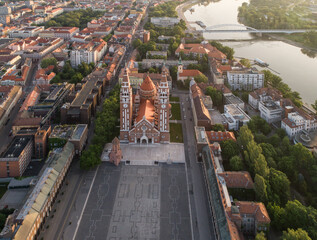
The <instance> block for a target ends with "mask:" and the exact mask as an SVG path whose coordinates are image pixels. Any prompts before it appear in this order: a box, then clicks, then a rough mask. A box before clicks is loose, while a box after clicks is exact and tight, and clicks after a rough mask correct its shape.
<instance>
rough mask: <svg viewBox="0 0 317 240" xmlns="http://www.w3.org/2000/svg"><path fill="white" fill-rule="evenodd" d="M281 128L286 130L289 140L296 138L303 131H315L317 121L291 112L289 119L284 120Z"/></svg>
mask: <svg viewBox="0 0 317 240" xmlns="http://www.w3.org/2000/svg"><path fill="white" fill-rule="evenodd" d="M281 127H282V128H283V129H285V131H286V133H287V135H288V136H289V138H294V137H295V135H296V134H298V133H300V132H301V131H303V130H304V131H307V132H310V131H314V130H316V129H317V119H316V118H313V117H307V116H306V117H304V116H303V115H301V114H300V113H298V112H291V113H289V114H288V117H287V118H285V119H283V120H282V125H281Z"/></svg>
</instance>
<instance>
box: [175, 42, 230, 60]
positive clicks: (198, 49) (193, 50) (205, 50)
mask: <svg viewBox="0 0 317 240" xmlns="http://www.w3.org/2000/svg"><path fill="white" fill-rule="evenodd" d="M181 52H182V53H184V54H185V55H190V54H192V55H194V56H197V55H199V56H201V57H202V56H204V55H205V54H207V55H208V57H210V58H214V59H217V60H221V61H222V60H225V59H227V56H226V55H225V54H224V53H222V52H221V51H219V50H218V49H217V48H215V47H213V46H211V45H210V44H209V43H205V42H203V43H190V44H184V43H181V44H180V45H179V46H178V48H177V49H176V51H175V55H176V56H179V54H180V53H181Z"/></svg>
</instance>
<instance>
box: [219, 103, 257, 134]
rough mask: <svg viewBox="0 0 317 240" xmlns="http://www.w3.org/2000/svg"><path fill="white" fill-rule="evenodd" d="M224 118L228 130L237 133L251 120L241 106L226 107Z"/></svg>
mask: <svg viewBox="0 0 317 240" xmlns="http://www.w3.org/2000/svg"><path fill="white" fill-rule="evenodd" d="M222 116H223V117H224V119H225V121H226V124H227V125H228V130H236V131H237V130H239V128H240V127H242V126H243V125H246V124H247V123H248V122H249V121H250V119H251V118H250V117H249V115H248V114H246V113H245V112H244V111H243V110H242V109H241V108H240V107H239V106H237V105H234V104H228V105H225V106H224V113H223V114H222Z"/></svg>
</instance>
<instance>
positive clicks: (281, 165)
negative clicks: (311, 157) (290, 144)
mask: <svg viewBox="0 0 317 240" xmlns="http://www.w3.org/2000/svg"><path fill="white" fill-rule="evenodd" d="M295 161H296V160H295V158H294V157H293V156H283V157H281V158H280V160H279V162H278V169H279V170H281V171H282V172H283V173H285V174H286V175H287V177H288V178H289V179H292V180H293V181H295V180H296V178H297V174H296V173H297V171H296V169H295V167H294V164H295Z"/></svg>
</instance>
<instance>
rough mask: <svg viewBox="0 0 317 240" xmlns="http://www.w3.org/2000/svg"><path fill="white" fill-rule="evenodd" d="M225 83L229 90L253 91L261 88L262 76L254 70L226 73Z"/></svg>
mask: <svg viewBox="0 0 317 240" xmlns="http://www.w3.org/2000/svg"><path fill="white" fill-rule="evenodd" d="M227 81H228V84H229V85H230V87H231V90H247V91H253V90H254V89H259V88H262V87H263V85H264V74H263V73H261V72H259V71H257V70H256V69H248V70H242V71H228V72H227Z"/></svg>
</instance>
